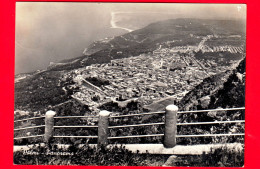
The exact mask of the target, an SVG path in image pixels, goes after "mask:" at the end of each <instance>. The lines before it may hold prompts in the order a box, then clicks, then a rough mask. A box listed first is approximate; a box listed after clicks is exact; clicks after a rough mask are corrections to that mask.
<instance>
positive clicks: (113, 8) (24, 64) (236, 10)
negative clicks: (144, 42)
mask: <svg viewBox="0 0 260 169" xmlns="http://www.w3.org/2000/svg"><path fill="white" fill-rule="evenodd" d="M16 4H17V5H16V40H15V47H16V49H15V52H16V55H15V73H16V74H18V73H25V72H32V71H35V70H38V69H46V68H47V66H48V65H49V63H50V62H58V61H60V60H64V59H69V58H73V57H78V56H81V55H82V52H83V50H84V49H85V48H86V47H88V45H90V44H91V43H92V42H93V41H96V40H99V39H103V38H105V37H111V36H118V35H122V34H124V33H127V32H129V31H132V30H135V29H139V28H142V27H144V26H146V25H148V24H149V23H152V22H156V21H159V20H165V19H174V18H194V17H196V18H208V19H245V18H242V17H244V16H246V15H245V12H246V6H245V5H238V4H229V5H223V4H222V5H216V4H211V5H207V4H158V3H156V4H152V3H150V4H140V3H138V4H133V3H132V4H130V3H128V4H126V3H61V2H17V3H16Z"/></svg>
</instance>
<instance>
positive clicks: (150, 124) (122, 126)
mask: <svg viewBox="0 0 260 169" xmlns="http://www.w3.org/2000/svg"><path fill="white" fill-rule="evenodd" d="M162 124H165V123H164V122H162V123H148V124H132V125H121V126H109V127H108V128H109V129H113V128H125V127H138V126H153V125H162Z"/></svg>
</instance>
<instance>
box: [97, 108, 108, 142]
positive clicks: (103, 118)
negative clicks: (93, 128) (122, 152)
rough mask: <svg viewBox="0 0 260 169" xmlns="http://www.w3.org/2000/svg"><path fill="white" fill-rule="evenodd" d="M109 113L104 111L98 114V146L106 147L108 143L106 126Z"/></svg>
mask: <svg viewBox="0 0 260 169" xmlns="http://www.w3.org/2000/svg"><path fill="white" fill-rule="evenodd" d="M109 115H110V112H108V111H106V110H104V111H101V112H100V113H99V120H98V144H99V145H107V143H108V141H107V138H108V125H109V121H108V120H109V119H108V117H109Z"/></svg>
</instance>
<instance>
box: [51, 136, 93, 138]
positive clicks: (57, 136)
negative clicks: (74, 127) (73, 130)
mask: <svg viewBox="0 0 260 169" xmlns="http://www.w3.org/2000/svg"><path fill="white" fill-rule="evenodd" d="M53 137H54V138H98V136H53Z"/></svg>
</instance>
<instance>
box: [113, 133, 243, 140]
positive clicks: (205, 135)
mask: <svg viewBox="0 0 260 169" xmlns="http://www.w3.org/2000/svg"><path fill="white" fill-rule="evenodd" d="M244 135H245V134H244V133H234V134H203V135H177V136H176V137H177V138H182V137H217V136H244ZM158 136H159V137H160V136H164V134H149V135H132V136H116V137H108V139H110V140H111V139H122V138H139V137H158Z"/></svg>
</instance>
